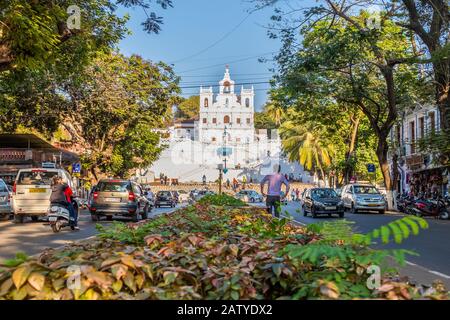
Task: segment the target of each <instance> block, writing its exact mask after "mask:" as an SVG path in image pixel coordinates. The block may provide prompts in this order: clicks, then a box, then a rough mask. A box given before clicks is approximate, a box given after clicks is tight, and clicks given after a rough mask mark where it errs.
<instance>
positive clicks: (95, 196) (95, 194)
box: [94, 192, 98, 200]
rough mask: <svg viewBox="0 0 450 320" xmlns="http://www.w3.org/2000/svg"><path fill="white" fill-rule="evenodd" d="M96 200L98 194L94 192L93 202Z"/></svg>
mask: <svg viewBox="0 0 450 320" xmlns="http://www.w3.org/2000/svg"><path fill="white" fill-rule="evenodd" d="M97 199H98V192H94V200H97Z"/></svg>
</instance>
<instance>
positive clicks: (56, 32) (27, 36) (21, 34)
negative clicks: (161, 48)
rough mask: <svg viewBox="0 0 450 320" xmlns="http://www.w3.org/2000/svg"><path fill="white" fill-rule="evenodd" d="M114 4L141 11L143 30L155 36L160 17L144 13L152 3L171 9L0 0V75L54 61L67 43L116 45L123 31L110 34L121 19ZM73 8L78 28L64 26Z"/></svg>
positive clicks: (166, 1)
mask: <svg viewBox="0 0 450 320" xmlns="http://www.w3.org/2000/svg"><path fill="white" fill-rule="evenodd" d="M117 4H119V5H123V6H125V7H140V8H142V9H143V10H144V11H145V13H146V14H147V18H146V20H145V21H144V22H143V23H142V25H143V28H144V30H145V31H147V32H149V33H158V32H159V31H160V25H161V24H162V22H163V21H162V18H161V17H159V16H157V15H156V13H155V12H147V10H148V9H150V7H151V6H154V5H155V4H157V5H159V6H161V7H162V8H163V9H166V8H168V7H171V6H172V1H171V0H157V1H153V0H142V1H136V0H117V1H110V0H58V1H48V0H33V1H28V0H10V1H1V2H0V72H1V71H6V70H12V69H17V68H19V69H20V68H28V67H29V68H35V67H37V66H42V65H44V64H46V63H51V62H52V61H53V62H57V61H58V51H59V47H60V46H61V45H62V44H63V43H65V42H67V41H78V42H81V41H89V44H90V45H94V46H98V43H96V41H98V40H100V39H101V41H106V42H108V43H109V44H113V43H115V42H116V41H117V37H118V36H119V37H121V36H123V35H124V31H125V30H124V29H123V30H122V32H121V33H119V34H117V33H111V30H114V28H113V26H114V25H117V24H120V22H121V20H123V19H121V18H119V17H118V16H117V15H115V10H116V7H117V6H116V5H117ZM74 5H75V6H78V8H79V9H80V12H79V13H80V19H79V26H78V25H77V24H74V25H73V26H72V25H70V24H69V25H68V23H67V21H68V20H69V19H70V18H71V16H72V12H70V11H69V10H68V9H69V8H70V7H71V6H74ZM68 11H69V12H68ZM76 14H78V13H76ZM125 19H126V18H125ZM69 21H70V20H69ZM78 27H79V29H78ZM88 47H89V46H87V47H86V48H88ZM86 48H85V49H86ZM79 62H80V63H81V62H82V61H79Z"/></svg>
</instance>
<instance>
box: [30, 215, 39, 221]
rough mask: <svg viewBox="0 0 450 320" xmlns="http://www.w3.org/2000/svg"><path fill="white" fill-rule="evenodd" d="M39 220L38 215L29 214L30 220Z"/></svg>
mask: <svg viewBox="0 0 450 320" xmlns="http://www.w3.org/2000/svg"><path fill="white" fill-rule="evenodd" d="M38 220H39V217H38V216H31V221H33V222H37V221H38Z"/></svg>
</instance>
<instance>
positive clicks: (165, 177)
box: [164, 175, 169, 186]
mask: <svg viewBox="0 0 450 320" xmlns="http://www.w3.org/2000/svg"><path fill="white" fill-rule="evenodd" d="M168 179H169V177H167V176H166V175H165V176H164V185H165V186H167V180H168Z"/></svg>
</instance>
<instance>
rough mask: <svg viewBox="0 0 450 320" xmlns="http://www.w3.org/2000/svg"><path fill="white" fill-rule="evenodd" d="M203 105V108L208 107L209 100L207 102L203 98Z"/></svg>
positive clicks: (206, 99)
mask: <svg viewBox="0 0 450 320" xmlns="http://www.w3.org/2000/svg"><path fill="white" fill-rule="evenodd" d="M203 105H204V106H205V108H208V107H209V100H208V98H205V101H204V103H203Z"/></svg>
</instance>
